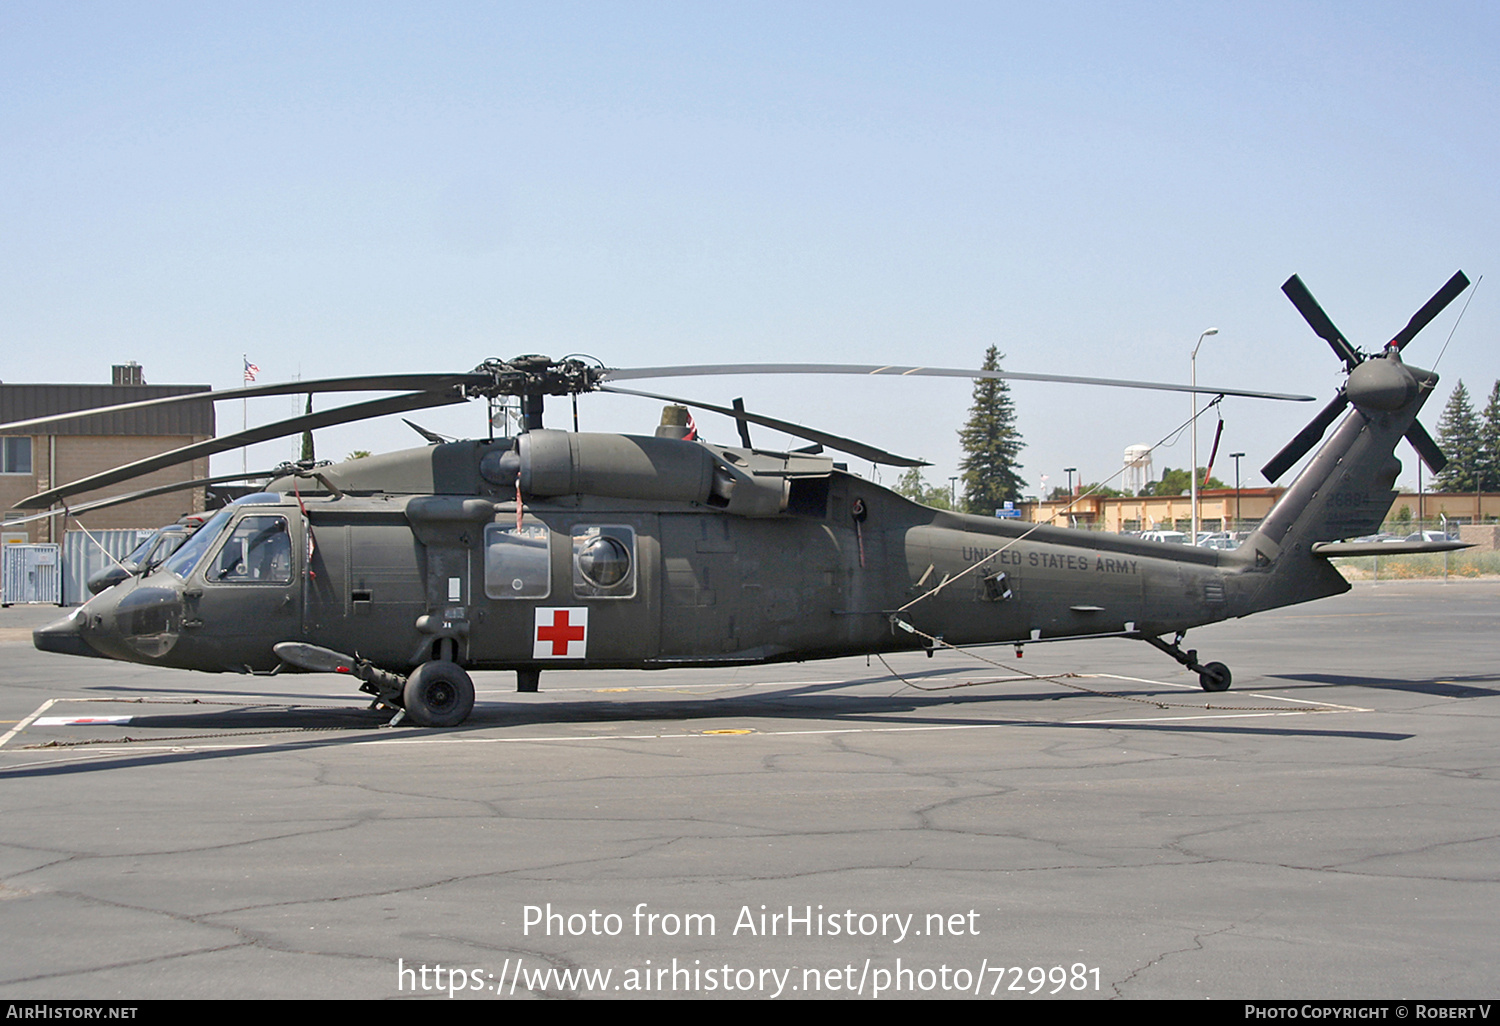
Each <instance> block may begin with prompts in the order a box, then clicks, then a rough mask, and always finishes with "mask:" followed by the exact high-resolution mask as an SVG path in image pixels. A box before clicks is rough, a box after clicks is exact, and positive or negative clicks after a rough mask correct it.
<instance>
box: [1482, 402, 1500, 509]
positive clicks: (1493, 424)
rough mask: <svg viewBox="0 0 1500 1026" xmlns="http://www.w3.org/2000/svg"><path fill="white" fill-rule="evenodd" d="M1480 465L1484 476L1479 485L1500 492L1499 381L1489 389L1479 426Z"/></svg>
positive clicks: (1489, 490) (1490, 490)
mask: <svg viewBox="0 0 1500 1026" xmlns="http://www.w3.org/2000/svg"><path fill="white" fill-rule="evenodd" d="M1479 449H1480V465H1481V466H1482V467H1483V470H1484V476H1483V479H1482V480H1481V481H1480V482H1479V486H1480V488H1481V489H1482V490H1484V491H1486V492H1500V381H1497V382H1495V385H1494V387H1493V388H1491V389H1490V401H1489V402H1488V403H1486V404H1485V407H1484V422H1483V423H1482V424H1480V426H1479Z"/></svg>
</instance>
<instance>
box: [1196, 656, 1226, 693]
mask: <svg viewBox="0 0 1500 1026" xmlns="http://www.w3.org/2000/svg"><path fill="white" fill-rule="evenodd" d="M1232 679H1233V678H1232V677H1231V676H1230V674H1229V667H1227V666H1225V665H1224V664H1223V663H1209V664H1208V665H1206V666H1204V667H1203V669H1202V670H1200V671H1199V673H1198V685H1199V686H1200V687H1201V688H1203V690H1204V691H1228V690H1229V682H1230V681H1231V680H1232Z"/></svg>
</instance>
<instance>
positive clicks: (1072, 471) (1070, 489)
mask: <svg viewBox="0 0 1500 1026" xmlns="http://www.w3.org/2000/svg"><path fill="white" fill-rule="evenodd" d="M1063 471H1064V472H1065V473H1067V475H1068V526H1069V527H1072V526H1073V475H1074V474H1076V473H1078V468H1077V467H1063ZM1475 522H1476V523H1477V522H1478V521H1475Z"/></svg>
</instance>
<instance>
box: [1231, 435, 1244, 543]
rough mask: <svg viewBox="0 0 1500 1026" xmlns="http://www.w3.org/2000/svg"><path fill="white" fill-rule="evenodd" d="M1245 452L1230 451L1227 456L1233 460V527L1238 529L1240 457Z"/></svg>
mask: <svg viewBox="0 0 1500 1026" xmlns="http://www.w3.org/2000/svg"><path fill="white" fill-rule="evenodd" d="M1244 455H1245V454H1244V453H1242V452H1232V453H1230V454H1229V458H1230V459H1232V460H1234V529H1235V530H1236V531H1238V530H1239V529H1240V458H1241V457H1242V456H1244Z"/></svg>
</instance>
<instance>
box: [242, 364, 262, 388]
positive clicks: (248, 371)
mask: <svg viewBox="0 0 1500 1026" xmlns="http://www.w3.org/2000/svg"><path fill="white" fill-rule="evenodd" d="M259 373H260V368H259V367H257V366H255V364H253V363H251V362H250V361H249V360H246V361H245V384H247V385H248V384H250V382H252V381H254V380H255V375H257V374H259Z"/></svg>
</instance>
